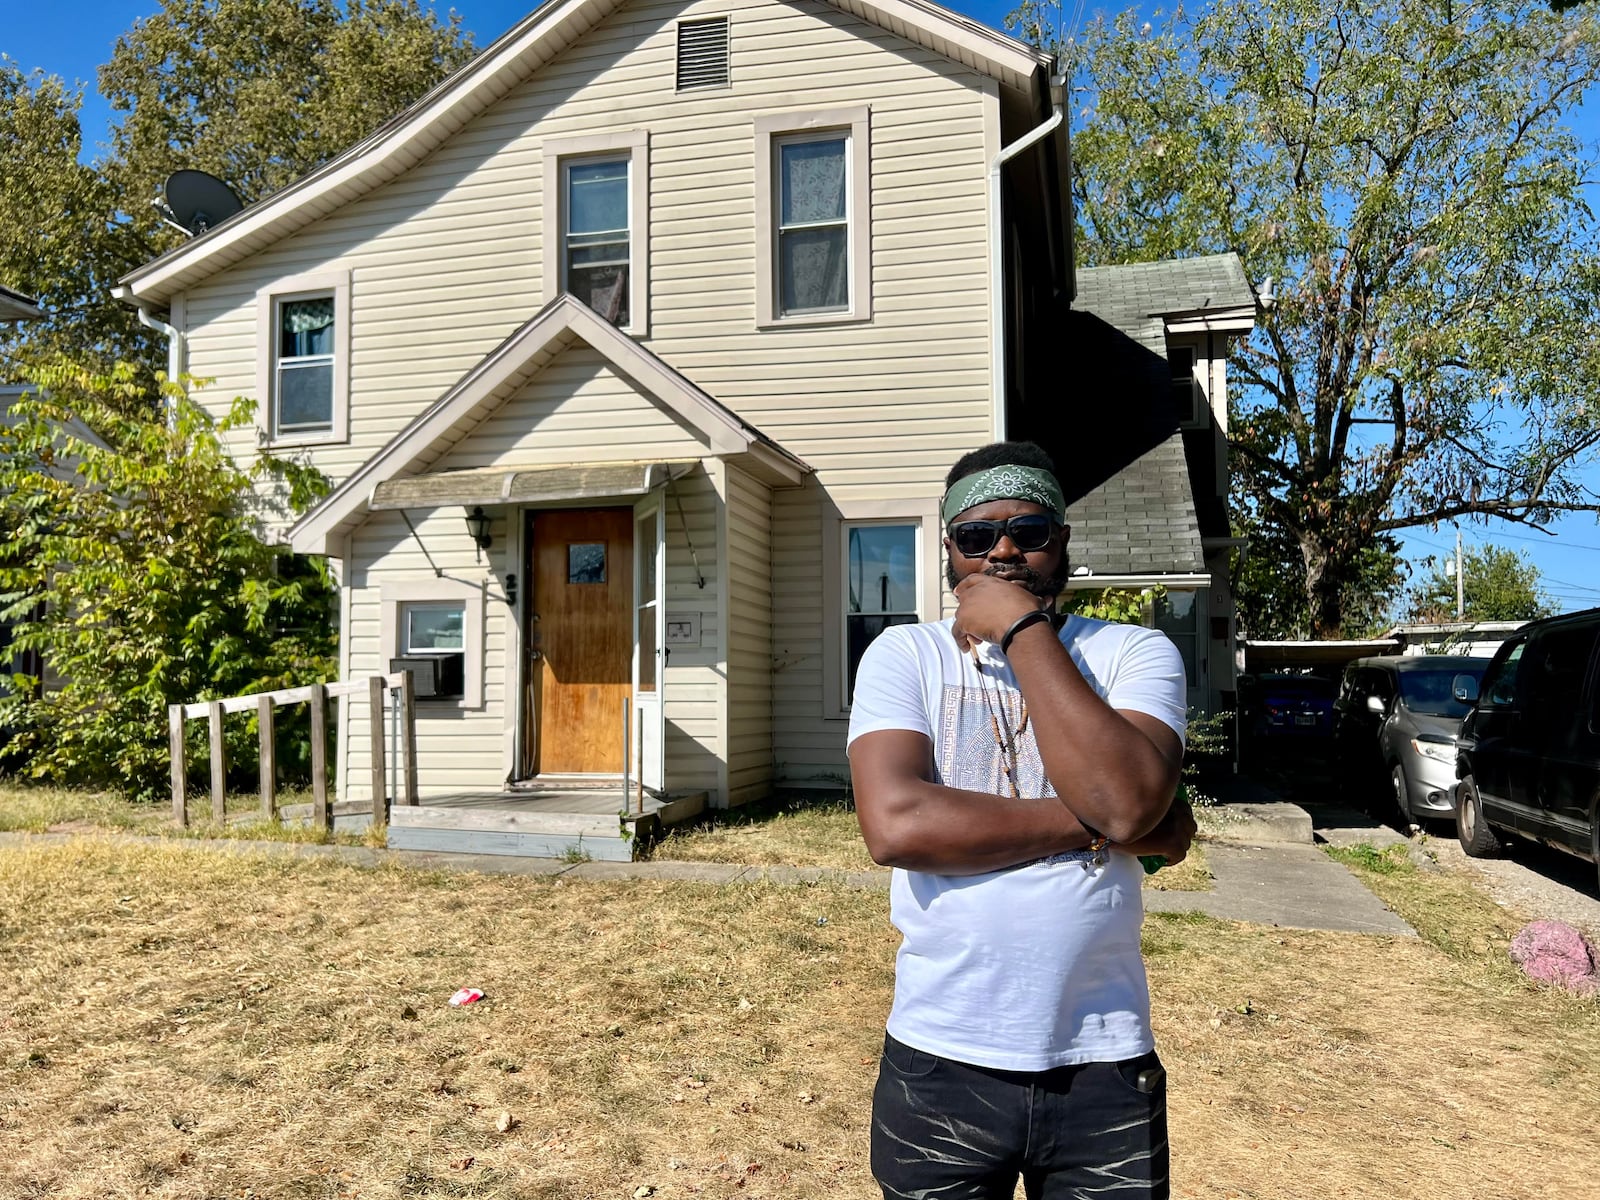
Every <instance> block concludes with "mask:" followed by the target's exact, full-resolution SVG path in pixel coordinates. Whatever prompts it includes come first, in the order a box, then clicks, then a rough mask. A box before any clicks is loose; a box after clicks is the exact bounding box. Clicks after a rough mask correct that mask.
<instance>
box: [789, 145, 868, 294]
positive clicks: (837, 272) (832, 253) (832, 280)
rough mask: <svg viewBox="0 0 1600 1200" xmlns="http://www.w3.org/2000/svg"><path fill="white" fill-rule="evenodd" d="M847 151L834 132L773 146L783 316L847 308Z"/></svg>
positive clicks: (848, 247) (848, 235)
mask: <svg viewBox="0 0 1600 1200" xmlns="http://www.w3.org/2000/svg"><path fill="white" fill-rule="evenodd" d="M849 149H850V139H849V137H847V136H844V135H834V134H824V135H821V136H810V137H788V138H784V139H782V140H781V141H779V142H778V144H777V168H778V197H779V199H778V302H779V308H778V311H779V315H781V316H785V317H787V316H792V315H794V314H796V313H835V312H846V311H848V310H849V308H850V266H849V256H850V214H849V211H848V208H847V206H846V204H845V197H846V195H847V194H848V189H849V182H848V176H849V166H848V163H849Z"/></svg>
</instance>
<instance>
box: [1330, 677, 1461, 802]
mask: <svg viewBox="0 0 1600 1200" xmlns="http://www.w3.org/2000/svg"><path fill="white" fill-rule="evenodd" d="M1488 665H1489V660H1488V659H1487V658H1468V657H1465V656H1462V655H1443V654H1417V655H1395V656H1390V657H1384V658H1358V659H1356V660H1355V661H1354V662H1352V663H1351V664H1350V665H1349V666H1347V667H1346V668H1345V670H1344V676H1343V678H1342V679H1341V681H1340V684H1339V698H1338V699H1337V700H1335V701H1334V704H1333V741H1334V756H1335V762H1336V763H1338V764H1339V765H1340V766H1341V767H1342V768H1343V769H1344V771H1345V773H1346V776H1347V778H1349V779H1350V780H1351V781H1352V782H1354V783H1356V784H1357V786H1360V787H1366V786H1369V785H1378V786H1382V785H1387V788H1388V791H1389V793H1390V795H1391V796H1392V797H1393V800H1394V806H1395V808H1396V810H1397V811H1398V813H1399V817H1400V821H1401V824H1402V825H1417V824H1420V823H1421V822H1422V821H1424V820H1427V819H1429V818H1440V819H1442V818H1445V817H1450V816H1453V815H1454V813H1455V810H1456V801H1455V785H1456V735H1457V733H1458V732H1459V730H1460V728H1461V719H1462V718H1463V717H1465V716H1466V715H1467V714H1468V713H1469V712H1471V711H1472V702H1473V701H1474V700H1476V699H1477V698H1478V686H1479V684H1481V683H1482V681H1483V673H1484V670H1485V669H1486V668H1487V667H1488ZM1380 781H1381V783H1380Z"/></svg>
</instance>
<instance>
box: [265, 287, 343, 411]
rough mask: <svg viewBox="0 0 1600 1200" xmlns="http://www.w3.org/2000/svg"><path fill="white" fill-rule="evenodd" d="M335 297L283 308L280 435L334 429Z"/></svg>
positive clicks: (279, 362) (280, 311) (282, 303)
mask: <svg viewBox="0 0 1600 1200" xmlns="http://www.w3.org/2000/svg"><path fill="white" fill-rule="evenodd" d="M333 333H334V306H333V297H332V296H331V295H328V296H316V297H308V298H305V299H297V300H280V301H279V302H278V360H277V376H278V378H277V388H276V389H275V393H276V400H277V404H276V410H277V412H276V417H277V419H276V420H275V422H274V425H275V426H276V428H277V429H278V431H279V432H280V433H286V434H296V433H326V432H328V431H329V430H331V429H332V428H333Z"/></svg>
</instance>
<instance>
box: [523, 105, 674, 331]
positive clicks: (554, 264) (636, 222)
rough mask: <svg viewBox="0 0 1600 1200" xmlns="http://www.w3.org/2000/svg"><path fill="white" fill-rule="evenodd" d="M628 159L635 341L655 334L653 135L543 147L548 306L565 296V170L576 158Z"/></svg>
mask: <svg viewBox="0 0 1600 1200" xmlns="http://www.w3.org/2000/svg"><path fill="white" fill-rule="evenodd" d="M623 154H626V155H627V157H628V287H629V296H628V324H626V325H619V326H618V328H619V329H621V330H622V332H623V333H626V334H630V335H632V336H633V337H648V336H649V335H650V134H649V132H648V131H647V130H644V129H628V130H623V131H622V132H620V133H599V134H591V135H589V136H586V137H570V138H549V139H547V140H546V141H545V143H544V230H543V240H544V302H545V303H546V304H548V303H550V301H552V300H554V299H555V298H556V297H557V296H558V295H560V293H561V290H562V289H561V260H562V254H561V231H562V229H563V228H564V226H565V224H566V222H565V219H564V214H563V212H562V195H563V192H562V187H561V165H562V162H563V160H566V159H572V158H585V157H597V156H602V155H615V156H619V157H620V156H621V155H623Z"/></svg>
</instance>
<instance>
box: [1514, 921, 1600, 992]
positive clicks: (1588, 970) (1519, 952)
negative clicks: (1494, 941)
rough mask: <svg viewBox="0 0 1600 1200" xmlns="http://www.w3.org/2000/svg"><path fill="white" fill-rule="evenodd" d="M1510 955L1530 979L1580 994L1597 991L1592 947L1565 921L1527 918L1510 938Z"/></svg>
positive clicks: (1599, 988)
mask: <svg viewBox="0 0 1600 1200" xmlns="http://www.w3.org/2000/svg"><path fill="white" fill-rule="evenodd" d="M1511 957H1512V958H1514V959H1515V960H1516V961H1517V962H1518V963H1520V964H1521V966H1522V970H1523V972H1524V973H1525V974H1526V975H1527V976H1528V978H1529V979H1535V980H1538V982H1540V983H1548V984H1551V985H1553V986H1555V987H1564V988H1567V989H1568V990H1569V991H1574V992H1577V993H1578V994H1579V995H1580V996H1592V995H1594V994H1595V993H1596V991H1600V974H1597V973H1596V970H1595V956H1594V948H1593V947H1591V946H1590V945H1589V943H1588V942H1587V941H1586V940H1584V936H1583V934H1581V933H1579V932H1578V931H1577V930H1576V929H1574V928H1573V927H1572V926H1571V925H1568V924H1567V923H1566V922H1564V921H1530V922H1529V923H1528V924H1526V925H1524V926H1523V927H1522V928H1521V929H1519V930H1518V931H1517V936H1516V937H1514V938H1512V939H1511Z"/></svg>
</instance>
